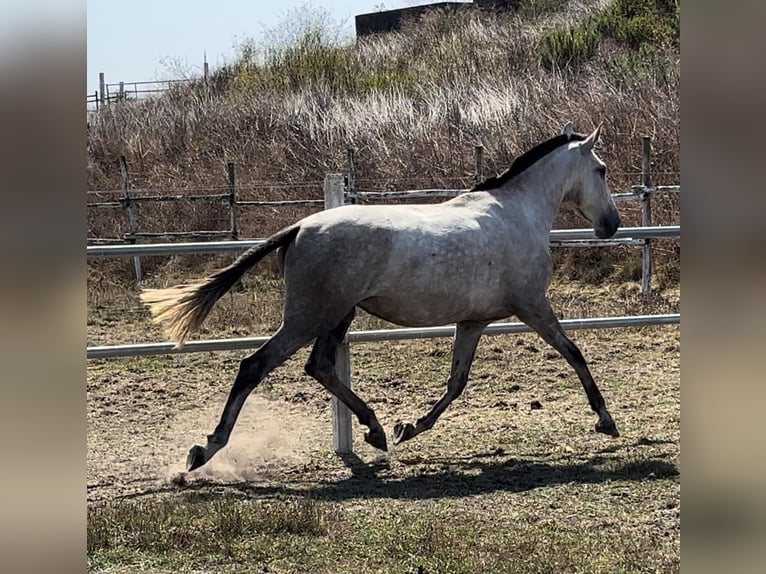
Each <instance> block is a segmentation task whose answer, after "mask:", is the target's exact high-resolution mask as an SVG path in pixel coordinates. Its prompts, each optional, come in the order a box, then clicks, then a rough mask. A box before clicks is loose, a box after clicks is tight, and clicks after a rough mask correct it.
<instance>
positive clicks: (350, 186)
mask: <svg viewBox="0 0 766 574" xmlns="http://www.w3.org/2000/svg"><path fill="white" fill-rule="evenodd" d="M347 152H348V175H347V178H348V180H347V183H346V191H347V192H348V193H349V194H351V195H352V197H351V201H350V203H356V198H355V197H353V194H354V193H356V167H355V166H354V148H352V147H349V148H348V150H347Z"/></svg>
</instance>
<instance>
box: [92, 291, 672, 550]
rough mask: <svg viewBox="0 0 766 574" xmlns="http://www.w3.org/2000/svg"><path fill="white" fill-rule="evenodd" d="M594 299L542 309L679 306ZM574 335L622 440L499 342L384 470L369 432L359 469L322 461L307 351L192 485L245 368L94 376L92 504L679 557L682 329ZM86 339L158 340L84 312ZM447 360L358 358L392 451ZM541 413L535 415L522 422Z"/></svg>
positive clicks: (445, 355)
mask: <svg viewBox="0 0 766 574" xmlns="http://www.w3.org/2000/svg"><path fill="white" fill-rule="evenodd" d="M586 291H587V290H584V289H578V290H576V291H575V292H574V293H559V294H558V295H555V296H554V297H552V298H553V299H554V302H555V303H556V304H557V307H558V310H559V311H561V310H562V309H564V311H563V312H560V315H564V316H577V315H587V314H590V315H591V316H594V315H595V313H594V312H593V311H594V307H592V306H589V305H585V304H584V303H582V301H601V303H600V304H598V305H596V304H595V303H594V304H593V305H596V307H597V308H598V309H599V310H601V311H602V312H601V313H599V314H600V315H608V314H612V315H616V314H624V312H625V311H626V310H627V311H629V312H632V313H635V312H641V311H647V312H669V311H673V310H675V309H676V308H677V301H678V299H679V293H678V292H677V291H676V292H672V293H670V294H665V295H664V296H663V297H661V298H660V299H658V300H655V301H654V303H652V304H651V307H652V308H651V309H642V308H640V307H641V305H640V304H638V303H629V302H628V303H626V301H629V300H631V301H635V299H630V297H632V296H633V295H631V293H633V294H634V290H631V289H628V292H629V293H628V295H626V294H625V293H623V292H622V291H620V292H619V293H618V292H616V291H615V289H614V288H603V289H595V290H592V291H591V292H586ZM275 297H278V294H277V295H275ZM626 297H627V298H626ZM631 305H632V306H631ZM224 316H228V315H227V314H226V313H225V312H224ZM212 323H213V325H215V324H216V322H215V320H213V321H212ZM362 326H365V324H363V322H362ZM355 328H359V327H357V326H356V325H355ZM224 334H229V335H230V333H229V332H224ZM241 334H244V333H241ZM251 334H253V335H257V334H267V333H266V332H265V331H261V332H259V333H251ZM570 335H571V336H572V338H573V339H574V340H575V342H576V343H577V344H578V345H579V347H580V349H581V350H582V352H583V354H584V356H585V357H586V359H587V360H588V362H589V365H590V368H591V370H592V372H593V374H594V377H595V379H596V382H597V384H598V385H599V387H600V389H601V391H602V393H603V395H604V397H605V399H606V402H607V405H608V406H609V408H610V411H611V413H612V415H613V417H614V419H615V421H616V423H617V425H618V428H619V429H620V432H621V433H622V436H621V437H620V438H617V439H613V438H609V437H606V436H604V435H601V434H597V433H595V432H594V430H593V425H594V423H595V422H596V416H595V415H594V414H593V413H592V412H591V411H590V409H589V407H588V403H587V400H586V398H585V394H584V392H583V389H582V387H581V385H580V383H579V381H578V379H577V377H576V375H575V373H574V371H573V370H572V369H571V368H570V367H569V365H568V364H567V363H566V362H565V361H564V360H563V359H562V358H561V357H560V356H559V355H557V354H556V353H555V352H554V351H553V350H552V349H551V348H549V347H547V346H546V345H545V344H544V343H543V342H542V340H541V339H539V338H538V337H537V336H536V335H534V334H520V335H500V336H492V337H489V336H486V337H484V338H483V339H482V341H481V343H480V345H479V349H478V352H477V357H476V360H475V362H474V367H473V369H472V372H471V377H470V380H469V384H468V388H467V389H466V391H465V393H464V394H463V395H462V396H461V397H459V398H458V399H457V400H456V401H455V402H454V403H453V404H452V406H451V407H450V408H449V409H448V410H447V412H446V413H445V414H444V415H443V416H442V418H441V419H440V420H439V422H438V423H437V425H436V426H435V427H434V428H433V429H432V430H431V431H429V432H427V433H424V434H422V435H420V436H418V437H416V438H415V439H413V440H412V441H409V442H407V443H404V444H402V445H399V446H396V447H393V448H391V450H390V452H389V453H387V454H383V453H381V452H379V451H377V450H375V449H373V448H372V447H370V446H369V445H367V444H366V443H364V442H363V440H362V433H363V432H364V430H365V429H364V427H360V425H359V424H358V423H357V422H356V421H354V449H355V453H354V454H353V455H350V456H344V457H339V456H337V455H336V454H335V453H334V452H333V451H332V449H331V444H332V441H331V403H330V400H329V396H328V395H327V393H326V392H325V391H324V390H323V389H322V388H321V387H320V386H319V385H318V383H316V382H314V381H313V380H311V379H309V377H308V376H306V375H305V374H304V373H303V365H304V363H305V361H306V358H307V356H308V349H304V350H302V351H301V352H299V353H298V354H297V355H296V356H295V357H293V358H292V359H291V360H289V361H288V362H287V363H286V364H285V365H283V366H282V367H281V368H279V369H278V370H276V371H275V372H273V373H272V374H271V376H269V377H268V378H267V379H266V381H265V382H264V383H263V384H262V385H261V386H260V387H259V388H258V389H257V390H256V392H255V393H254V394H253V395H252V396H251V397H250V398H249V400H248V402H247V403H246V405H245V408H244V409H243V412H242V415H241V417H240V419H239V422H238V424H237V426H236V427H235V430H234V433H233V435H232V440H231V442H230V444H229V446H227V447H226V449H224V450H223V451H221V452H220V453H219V454H218V455H217V456H216V457H215V458H214V459H213V460H212V461H211V462H210V463H209V464H208V465H206V466H205V467H203V468H202V469H200V470H198V471H195V472H193V473H185V472H184V464H185V458H186V453H187V452H188V449H189V448H190V447H191V446H192V445H194V444H204V439H205V435H206V434H207V433H209V432H211V431H212V429H213V428H214V426H215V425H216V423H217V420H218V416H219V415H220V411H221V409H222V407H223V404H224V402H225V399H226V395H227V393H228V390H229V388H230V384H231V381H232V379H233V377H234V375H235V374H236V371H237V367H238V363H239V360H241V358H243V357H244V356H246V355H247V352H225V353H200V354H187V355H173V356H157V357H145V358H130V359H112V360H92V361H89V364H88V384H87V402H88V405H87V413H88V456H87V461H88V485H87V497H88V501H89V503H93V502H96V501H108V500H117V499H122V498H141V497H156V496H164V495H172V494H173V493H177V492H180V491H183V490H184V489H189V488H197V489H205V490H207V491H210V492H229V491H235V492H240V493H247V495H248V496H255V497H269V496H275V495H292V494H299V493H308V494H310V495H311V496H312V497H313V498H315V499H318V500H326V501H331V502H332V503H334V504H338V505H340V506H341V507H342V508H344V509H346V510H349V511H353V510H355V509H364V511H365V512H374V513H383V514H386V515H390V514H391V513H394V512H397V509H401V510H403V511H410V512H413V511H417V512H422V511H426V510H427V511H428V512H432V513H435V514H434V515H439V514H441V513H449V515H450V516H451V517H452V518H451V519H454V517H455V516H457V517H462V520H465V521H468V522H470V523H488V524H492V525H503V524H517V523H519V521H521V522H525V523H526V522H529V521H532V522H539V521H551V522H552V523H553V524H555V525H557V527H567V528H573V529H578V528H593V527H596V528H605V529H607V530H609V529H612V530H614V529H617V530H616V531H617V532H619V533H621V535H622V533H625V534H629V535H630V536H637V537H638V539H641V540H644V541H654V542H651V544H655V543H656V551H657V552H661V553H663V555H667V556H670V557H671V558H672V557H677V556H678V551H679V546H680V327H679V326H663V327H644V328H632V329H620V330H601V331H576V332H572V333H570ZM89 336H90V339H91V340H90V342H89V344H97V343H103V342H106V341H108V342H111V343H116V342H130V341H139V340H151V339H152V338H153V340H161V337H160V336H159V335H158V332H157V331H156V328H154V327H151V326H149V325H148V320H147V317H146V316H145V315H144V314H142V312H140V311H136V312H135V313H132V314H131V313H122V314H121V315H120V316H119V317H117V316H115V315H114V314H110V313H107V312H106V311H99V310H98V309H94V310H92V312H91V316H90V318H89ZM207 336H209V335H205V337H207ZM218 336H220V333H219V335H218ZM450 344H451V342H450V341H449V340H448V339H437V340H423V341H403V342H388V343H377V344H355V345H353V346H352V350H351V353H352V369H353V375H352V378H353V385H354V388H355V390H356V391H357V392H358V394H359V395H360V396H361V397H362V398H363V399H364V400H366V401H367V402H368V404H369V405H370V406H371V407H372V408H373V409H374V411H375V412H376V414H377V415H378V417H379V419H380V420H381V423H382V424H383V426H384V428H385V429H386V431H387V433H388V434H389V444H390V441H391V430H392V428H393V425H394V424H395V423H396V422H399V421H400V420H403V421H407V420H409V421H413V422H414V420H415V419H417V418H418V417H419V416H421V415H422V414H424V413H425V412H426V411H427V410H428V408H430V406H431V405H432V404H433V403H434V402H435V401H436V400H437V399H438V398H439V397H440V395H441V394H442V393H443V392H444V390H445V381H446V379H447V375H448V372H449V362H450ZM534 401H539V404H540V405H541V406H542V408H532V403H533V402H534ZM673 560H675V559H674V558H673V559H672V560H671V562H673ZM679 560H680V558H679Z"/></svg>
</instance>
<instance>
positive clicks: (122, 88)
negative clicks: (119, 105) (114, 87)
mask: <svg viewBox="0 0 766 574" xmlns="http://www.w3.org/2000/svg"><path fill="white" fill-rule="evenodd" d="M124 99H125V82H120V93H119V95H118V96H117V101H118V102H121V101H123V100H124Z"/></svg>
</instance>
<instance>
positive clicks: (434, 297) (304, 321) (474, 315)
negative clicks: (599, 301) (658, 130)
mask: <svg viewBox="0 0 766 574" xmlns="http://www.w3.org/2000/svg"><path fill="white" fill-rule="evenodd" d="M600 133H601V126H600V125H599V126H598V128H596V129H595V130H594V131H593V132H592V133H591V134H590V135H583V134H577V133H574V132H573V130H572V125H571V123H567V125H566V126H565V128H564V131H563V133H562V134H560V135H558V136H556V137H553V138H551V139H550V140H548V141H545V142H543V143H541V144H540V145H538V146H536V147H534V148H532V149H531V150H529V151H528V152H526V153H525V154H523V155H522V156H520V157H518V158H517V159H516V160H515V161H514V162H513V164H512V165H511V167H510V168H509V169H508V170H506V171H505V172H504V173H502V174H501V175H499V176H497V177H492V178H489V179H487V180H485V181H484V182H482V183H479V184H477V185H476V186H474V187H473V188H472V189H470V190H468V192H466V193H463V194H461V195H459V196H457V197H455V198H454V199H451V200H449V201H445V202H443V203H440V204H432V205H349V206H343V207H339V208H336V209H331V210H327V211H322V212H319V213H316V214H314V215H310V216H308V217H306V218H304V219H302V220H300V221H298V222H297V223H295V224H293V225H290V226H289V227H286V228H284V229H282V230H281V231H279V232H277V233H276V234H274V235H272V236H271V237H269V238H268V240H267V241H266V242H265V243H263V244H261V245H258V246H257V247H254V248H252V249H250V250H248V251H246V252H245V253H243V254H242V255H241V256H240V257H239V258H238V259H237V260H236V261H235V262H234V263H232V264H231V265H230V266H228V267H226V268H224V269H222V270H220V271H218V272H216V273H214V274H213V275H211V276H209V277H207V278H206V279H204V280H203V281H201V282H199V283H196V284H193V285H181V286H178V287H175V288H169V289H151V290H150V289H147V290H145V291H144V292H143V293H142V295H141V299H142V301H143V302H144V303H145V304H146V305H148V306H149V307H150V309H151V312H152V314H153V316H154V320H155V321H157V322H160V323H163V324H164V325H165V328H166V332H167V334H168V336H169V337H170V339H171V340H175V341H177V342H178V345H179V346H180V345H183V343H184V341H186V340H187V339H188V337H189V336H190V335H191V334H192V333H193V332H194V331H195V330H196V329H197V328H198V327H199V326H200V325H201V324H202V322H203V321H204V320H205V317H206V316H207V315H208V313H209V312H210V310H211V308H212V307H213V305H214V304H215V303H216V301H218V299H220V298H221V296H223V294H224V293H226V292H227V291H228V290H229V289H230V288H231V287H232V286H233V285H234V284H235V283H236V282H237V281H238V280H239V279H240V278H241V277H242V276H243V275H244V273H245V272H246V271H247V270H248V269H250V268H251V267H252V266H253V265H255V264H256V263H257V262H258V261H260V260H261V259H262V258H263V257H264V256H265V255H266V254H268V253H269V252H271V251H273V250H275V249H277V250H278V251H277V256H278V261H279V264H280V268H281V270H282V274H283V276H284V281H285V306H284V314H283V322H282V325H281V326H280V328H279V330H278V331H277V332H276V333H275V334H274V336H273V337H271V339H269V341H268V342H267V343H266V344H264V345H263V346H262V347H261V348H259V349H258V350H257V351H256V352H255V353H254V354H253V355H251V356H249V357H247V358H246V359H244V360H243V361H242V362H241V364H240V367H239V372H238V373H237V377H236V379H235V381H234V385H233V387H232V389H231V391H230V393H229V397H228V400H227V402H226V406H225V407H224V410H223V413H222V414H221V419H220V422H219V423H218V426H216V428H215V431H214V432H213V433H212V434H210V435H208V437H207V445H206V446H205V447H202V446H194V447H193V448H192V449H191V450H190V452H189V456H188V459H187V468H188V469H189V470H194V469H195V468H198V467H200V466H202V465H204V464H205V463H206V462H207V461H209V460H210V459H211V458H212V457H213V455H214V454H215V453H216V452H217V451H219V450H220V449H221V448H223V447H224V446H225V445H226V443H227V442H228V440H229V436H230V435H231V432H232V429H233V427H234V424H235V422H236V420H237V417H238V415H239V412H240V410H241V408H242V405H243V404H244V402H245V400H246V398H247V396H248V395H249V394H250V393H251V392H252V391H253V390H254V389H255V388H256V386H257V385H258V383H259V382H260V381H261V380H263V378H264V377H265V376H266V375H267V374H268V373H269V372H271V371H272V370H273V369H274V368H276V367H277V366H279V365H281V364H282V363H283V362H284V361H286V360H287V359H288V358H289V357H290V356H291V355H293V354H294V353H295V352H296V351H297V350H298V349H300V348H301V347H303V346H305V345H307V344H308V343H310V342H312V341H314V347H313V350H312V351H311V355H310V358H309V360H308V363H307V364H306V372H307V373H308V374H309V375H310V376H312V377H313V378H315V379H316V380H317V381H319V383H320V384H322V385H323V386H324V387H325V388H326V389H327V390H328V391H329V392H330V393H332V394H333V395H335V396H336V397H337V398H338V399H339V400H340V401H342V402H343V403H344V404H345V405H346V406H347V407H348V408H349V409H351V411H353V413H354V414H355V415H356V416H357V418H358V419H359V422H360V423H361V424H362V425H365V426H366V427H368V431H367V432H366V433H365V436H364V438H365V441H367V442H368V443H370V444H371V445H373V446H374V447H376V448H378V449H381V450H384V451H385V450H387V443H386V433H385V431H384V430H383V427H382V426H381V425H380V422H379V421H378V419H377V418H376V416H375V413H374V412H373V411H372V409H371V408H369V407H368V406H367V405H366V404H365V402H364V401H363V400H362V399H360V398H359V396H357V395H356V393H354V392H353V391H352V390H351V389H350V388H348V387H346V386H345V385H343V384H342V382H341V381H340V380H339V379H338V377H337V375H336V373H335V361H336V353H337V350H338V347H339V345H341V343H342V341H343V339H344V337H345V335H346V331H347V330H348V328H349V325H350V324H351V321H352V320H353V318H354V313H355V309H356V307H360V308H362V309H364V310H365V311H367V312H368V313H371V314H372V315H375V316H377V317H380V318H382V319H384V320H386V321H390V322H392V323H396V324H399V325H404V326H408V327H425V326H437V325H446V324H451V323H456V331H455V340H454V345H453V352H452V371H451V374H450V377H449V380H448V381H447V391H446V393H445V394H444V395H443V396H442V397H441V399H440V400H439V401H438V402H437V403H436V404H435V405H434V406H433V408H432V409H431V410H430V412H428V413H427V414H426V415H425V416H424V417H422V418H420V419H418V421H417V422H416V423H415V424H414V425H413V424H412V423H402V422H400V423H398V424H396V425H395V427H394V430H393V438H394V444H397V443H400V442H402V441H406V440H409V439H411V438H413V437H415V436H417V435H418V434H420V433H421V432H423V431H426V430H428V429H430V428H431V427H432V426H433V425H434V423H435V422H436V421H437V419H438V418H439V416H441V414H442V413H443V412H444V411H445V409H446V408H447V407H448V406H449V405H450V403H451V402H452V401H453V400H455V398H457V397H458V396H459V395H460V394H461V393H462V391H463V389H464V388H465V386H466V382H467V380H468V373H469V370H470V368H471V363H472V362H473V358H474V353H475V351H476V346H477V344H478V342H479V338H480V337H481V335H482V332H483V331H484V328H485V327H486V326H487V325H488V324H489V323H491V322H492V321H496V320H499V319H503V318H506V317H509V316H511V315H515V316H516V317H518V318H519V319H520V320H521V321H523V322H524V323H526V324H527V325H529V326H530V327H531V328H532V329H534V330H535V331H536V332H537V333H538V334H539V335H540V336H541V337H542V338H543V339H544V340H545V341H546V342H547V343H549V344H550V345H551V346H552V347H553V348H554V349H556V350H557V351H558V352H559V353H561V355H562V356H563V357H564V358H565V359H566V360H567V361H568V362H569V364H570V365H571V366H572V367H573V368H574V370H575V371H576V372H577V375H578V376H579V378H580V381H581V382H582V385H583V387H584V389H585V393H586V395H587V397H588V401H589V403H590V406H591V408H592V409H593V411H594V412H595V413H596V414H598V422H597V423H596V431H598V432H601V433H605V434H607V435H611V436H614V437H616V436H619V432H618V431H617V427H616V425H615V423H614V421H613V420H612V417H611V415H610V414H609V411H608V410H607V408H606V404H605V402H604V399H603V397H602V396H601V392H600V391H599V389H598V387H597V386H596V383H595V382H594V380H593V377H592V376H591V373H590V371H589V369H588V366H587V364H586V361H585V359H584V358H583V356H582V353H580V350H579V349H578V348H577V346H576V345H575V344H574V343H573V342H572V341H571V340H570V339H569V337H567V335H566V334H565V333H564V330H563V329H562V328H561V325H560V324H559V322H558V320H557V318H556V316H555V314H554V312H553V309H552V308H551V304H550V301H549V300H548V298H547V296H546V291H547V289H548V286H549V284H550V281H551V272H552V264H551V257H550V250H549V233H550V230H551V227H552V225H553V221H554V218H555V217H556V214H557V213H558V211H559V207H560V205H561V203H562V201H570V202H572V203H573V204H574V205H575V207H576V208H577V210H578V211H579V212H580V214H582V215H583V216H584V217H585V218H586V219H587V220H588V221H589V222H590V224H591V225H592V226H593V229H594V231H595V234H596V236H597V237H599V238H607V237H611V236H612V235H614V233H615V231H617V228H618V227H619V225H620V216H619V214H618V212H617V208H616V207H615V205H614V202H613V200H612V197H611V193H610V191H609V186H608V184H607V181H606V167H605V164H604V163H603V162H602V161H601V160H600V159H599V158H598V157H597V156H596V154H595V153H594V145H595V144H596V141H597V140H598V138H599V135H600Z"/></svg>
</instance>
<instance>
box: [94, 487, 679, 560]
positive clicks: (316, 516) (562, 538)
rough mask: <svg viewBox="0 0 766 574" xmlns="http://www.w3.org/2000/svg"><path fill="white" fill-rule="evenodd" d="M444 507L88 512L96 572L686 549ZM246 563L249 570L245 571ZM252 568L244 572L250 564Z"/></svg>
mask: <svg viewBox="0 0 766 574" xmlns="http://www.w3.org/2000/svg"><path fill="white" fill-rule="evenodd" d="M503 515H504V513H499V515H498V517H497V518H498V520H497V522H496V523H495V524H492V519H491V517H481V516H480V515H471V514H466V513H465V512H460V511H458V512H454V510H451V509H449V508H446V507H445V508H441V507H437V508H434V509H432V510H417V509H413V508H406V509H399V510H393V509H390V508H389V509H384V508H380V507H379V506H377V505H373V506H372V507H357V508H355V509H353V510H350V509H343V510H340V507H338V510H337V512H335V513H334V514H333V515H331V514H329V513H328V510H327V508H325V507H324V506H323V505H319V504H317V503H316V502H308V503H307V502H305V501H296V500H280V501H263V500H252V499H246V498H241V497H235V496H226V495H224V496H221V497H219V496H216V495H212V496H200V497H197V500H196V501H194V502H190V501H189V499H188V498H187V497H184V496H176V497H174V498H172V499H166V500H152V499H148V500H145V501H141V502H126V501H122V502H113V503H107V504H102V505H97V506H92V507H91V508H89V511H88V558H89V563H90V565H91V567H92V568H95V567H97V566H98V567H100V568H109V567H119V566H126V565H133V566H134V567H136V568H135V569H136V571H145V570H144V569H143V568H142V567H141V566H140V564H141V563H142V562H143V563H144V564H153V565H163V566H165V567H167V568H184V567H189V566H192V565H201V564H204V565H205V566H206V567H207V568H212V569H217V568H220V567H224V566H227V570H226V571H254V570H261V569H263V570H264V571H266V570H267V569H268V570H272V569H273V570H276V571H280V572H306V571H311V572H318V573H319V572H339V571H361V572H369V571H375V572H382V573H391V574H394V573H396V574H400V573H402V572H422V573H432V572H433V573H435V572H449V573H450V574H461V573H466V574H468V573H472V572H494V573H498V574H500V573H509V574H511V573H513V574H522V573H524V574H527V573H535V574H537V573H539V574H543V573H545V574H548V573H550V572H589V573H604V574H606V573H609V574H613V573H634V572H635V573H638V572H656V571H662V572H677V571H678V570H679V566H680V563H679V559H678V556H677V555H674V554H673V553H672V552H668V549H667V548H666V547H665V546H664V545H662V544H657V542H656V541H655V540H653V538H652V537H651V536H649V535H648V533H645V534H642V535H638V536H636V535H635V534H632V533H628V532H626V531H623V530H622V529H621V527H620V526H619V525H618V524H616V523H612V522H605V523H602V525H601V526H600V527H597V528H584V529H583V528H577V527H573V526H571V525H563V524H557V523H556V522H555V521H553V520H539V521H534V522H528V521H525V520H519V521H518V522H509V521H508V520H507V518H504V517H503ZM236 565H239V566H236ZM240 569H241V570H240Z"/></svg>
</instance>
